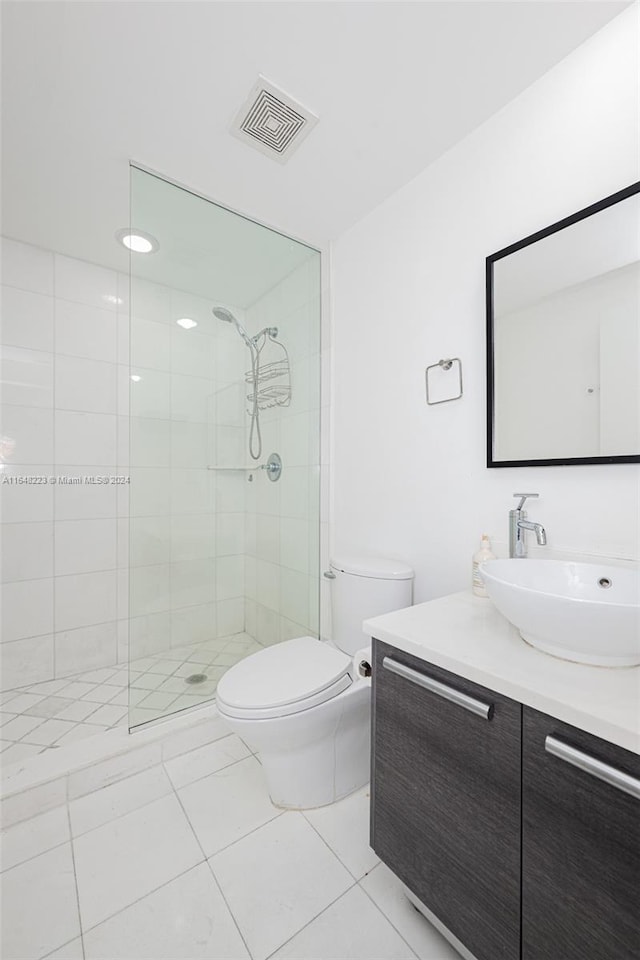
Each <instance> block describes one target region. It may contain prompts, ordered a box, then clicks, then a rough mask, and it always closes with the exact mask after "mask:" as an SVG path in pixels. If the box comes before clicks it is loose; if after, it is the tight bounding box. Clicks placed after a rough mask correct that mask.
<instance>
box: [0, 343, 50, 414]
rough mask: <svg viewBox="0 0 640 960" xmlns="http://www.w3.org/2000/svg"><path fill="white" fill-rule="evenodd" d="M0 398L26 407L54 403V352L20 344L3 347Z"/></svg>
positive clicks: (0, 366)
mask: <svg viewBox="0 0 640 960" xmlns="http://www.w3.org/2000/svg"><path fill="white" fill-rule="evenodd" d="M0 402H2V404H3V405H4V404H7V403H11V404H19V405H21V406H25V407H44V408H45V409H51V408H52V407H53V354H52V353H43V352H41V351H39V350H25V349H23V348H22V347H10V346H9V347H8V346H3V347H2V359H1V361H0Z"/></svg>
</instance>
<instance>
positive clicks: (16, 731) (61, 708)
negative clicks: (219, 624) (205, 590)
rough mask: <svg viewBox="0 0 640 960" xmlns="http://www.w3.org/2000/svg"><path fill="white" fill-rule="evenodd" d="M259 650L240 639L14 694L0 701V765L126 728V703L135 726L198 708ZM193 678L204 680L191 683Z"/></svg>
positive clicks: (241, 635)
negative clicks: (240, 662) (230, 672)
mask: <svg viewBox="0 0 640 960" xmlns="http://www.w3.org/2000/svg"><path fill="white" fill-rule="evenodd" d="M261 649H262V645H261V644H259V643H258V642H257V641H256V640H254V639H253V638H252V637H250V636H249V634H247V633H239V634H235V635H234V636H231V637H222V638H220V639H217V640H207V641H204V642H203V643H199V644H195V645H191V646H185V647H178V648H175V649H173V650H165V651H163V652H162V653H160V654H157V655H156V656H152V657H144V658H142V659H140V660H135V661H133V662H132V663H131V665H130V667H129V668H128V667H127V665H126V664H118V665H117V666H113V667H105V668H102V669H100V670H91V671H89V672H87V673H82V674H77V675H76V676H73V677H66V678H64V679H59V680H47V681H46V682H44V683H37V684H31V685H29V686H26V687H20V688H18V689H15V690H9V691H7V692H6V693H3V694H1V695H0V750H1V753H0V760H1V762H2V766H8V765H9V764H10V763H14V762H18V761H21V760H25V759H27V758H28V757H30V756H35V755H36V754H38V753H43V752H45V751H46V750H51V749H58V748H60V747H62V746H64V745H65V744H66V743H72V742H75V741H77V740H83V739H85V737H90V736H95V734H96V733H103V732H104V731H106V730H109V729H111V728H112V727H116V726H119V725H121V724H126V723H127V720H128V704H129V701H130V703H131V717H130V722H131V725H132V726H137V725H138V724H141V723H146V722H148V721H150V720H157V719H158V717H162V716H164V715H165V714H167V713H175V712H177V711H178V710H184V709H187V708H189V707H194V706H198V705H200V704H202V703H204V702H205V701H207V700H210V699H211V698H212V697H213V696H214V694H215V691H216V686H217V683H218V680H219V679H220V677H221V676H222V674H223V673H224V672H225V671H226V670H228V668H229V667H230V666H232V665H233V664H234V663H237V661H238V660H241V659H242V658H243V657H246V656H247V655H248V654H250V653H253V652H254V651H256V650H261ZM194 674H204V675H205V676H206V680H204V681H203V682H201V683H197V684H192V683H189V682H188V678H189V677H192V676H193V675H194ZM129 681H130V682H131V688H130V689H129Z"/></svg>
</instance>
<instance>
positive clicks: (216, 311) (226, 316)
mask: <svg viewBox="0 0 640 960" xmlns="http://www.w3.org/2000/svg"><path fill="white" fill-rule="evenodd" d="M213 315H214V317H215V318H216V319H217V320H224V322H225V323H236V324H237V322H238V321H237V320H236V318H235V317H234V315H233V314H232V313H231V312H230V311H229V310H225V308H224V307H214V308H213Z"/></svg>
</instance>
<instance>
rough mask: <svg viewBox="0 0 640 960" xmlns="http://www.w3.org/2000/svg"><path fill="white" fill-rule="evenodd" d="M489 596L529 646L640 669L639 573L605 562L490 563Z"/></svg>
mask: <svg viewBox="0 0 640 960" xmlns="http://www.w3.org/2000/svg"><path fill="white" fill-rule="evenodd" d="M480 573H481V575H482V578H483V580H484V582H485V585H486V588H487V592H488V594H489V596H490V597H491V599H492V600H493V602H494V603H495V605H496V607H497V608H498V610H499V611H500V613H501V614H502V615H503V616H504V617H506V618H507V620H510V621H511V623H512V624H513V625H514V626H515V627H517V628H518V630H519V631H520V636H521V637H522V638H523V640H526V641H527V643H530V644H531V645H532V646H534V647H538V648H539V649H540V650H543V651H544V652H545V653H550V654H552V655H553V656H555V657H562V658H563V659H564V660H575V661H577V662H578V663H592V664H596V665H597V666H603V667H629V666H635V665H636V664H640V571H639V570H632V569H631V570H630V569H625V568H623V567H612V566H609V565H608V564H606V563H603V564H602V565H600V564H595V563H570V562H565V561H560V560H519V559H518V560H487V561H486V562H485V563H483V564H481V566H480Z"/></svg>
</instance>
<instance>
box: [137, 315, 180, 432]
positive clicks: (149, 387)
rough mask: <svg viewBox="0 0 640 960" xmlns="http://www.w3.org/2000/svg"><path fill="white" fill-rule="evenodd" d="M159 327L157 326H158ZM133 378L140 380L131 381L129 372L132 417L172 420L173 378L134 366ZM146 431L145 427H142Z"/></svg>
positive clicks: (159, 372) (160, 372) (164, 373)
mask: <svg viewBox="0 0 640 960" xmlns="http://www.w3.org/2000/svg"><path fill="white" fill-rule="evenodd" d="M156 326H157V324H156ZM131 370H132V371H133V376H136V377H139V378H140V379H139V380H135V381H133V380H131V379H130V377H129V374H128V370H127V380H126V386H127V397H128V398H129V401H130V408H129V409H130V413H131V416H132V417H136V418H138V417H143V418H151V419H155V420H170V419H171V377H170V374H168V373H166V372H163V371H161V370H152V369H149V368H147V367H142V366H136V365H135V364H134V365H132V367H131ZM140 430H144V425H142V426H141V427H140Z"/></svg>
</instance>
